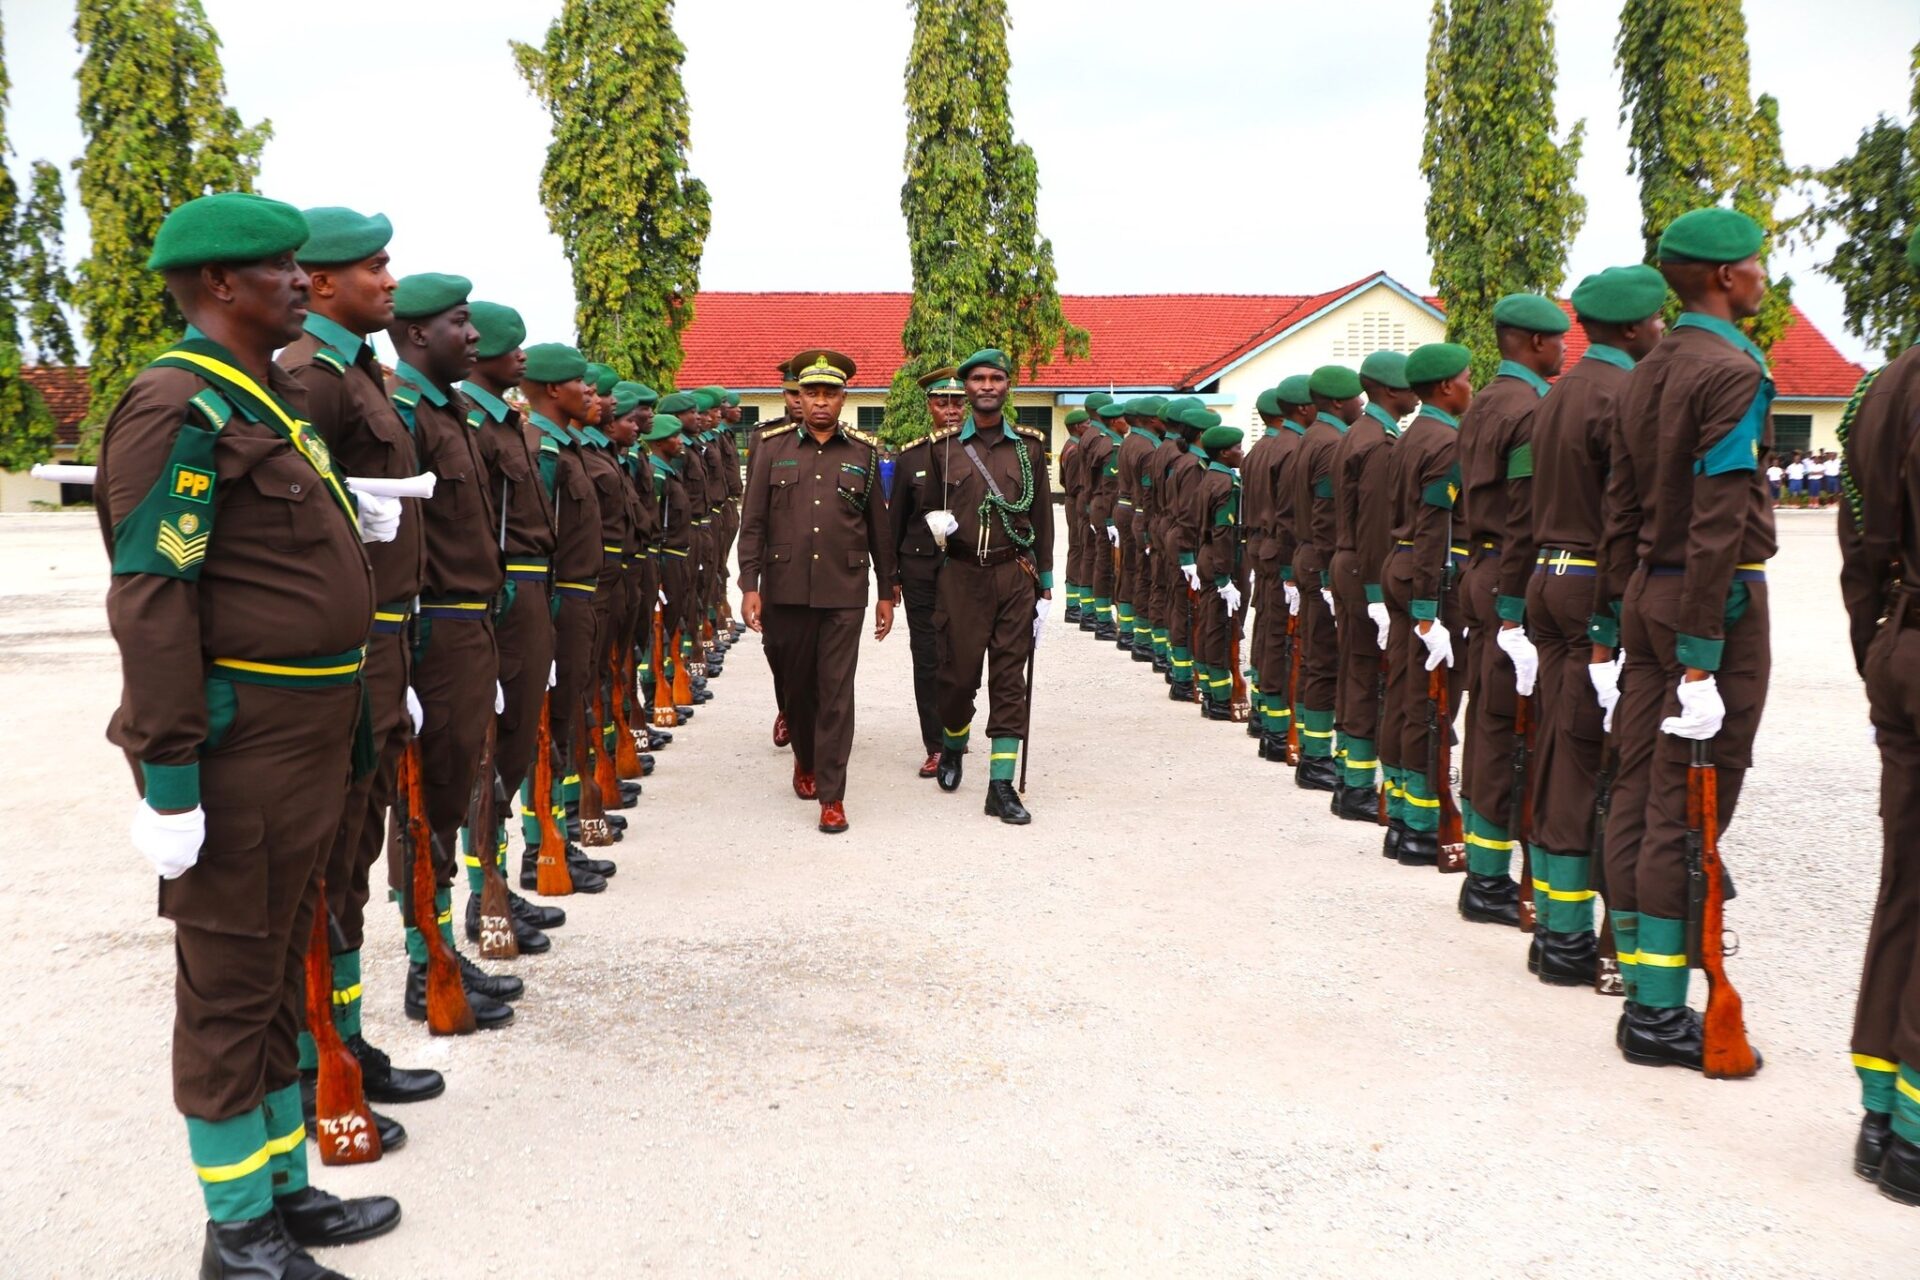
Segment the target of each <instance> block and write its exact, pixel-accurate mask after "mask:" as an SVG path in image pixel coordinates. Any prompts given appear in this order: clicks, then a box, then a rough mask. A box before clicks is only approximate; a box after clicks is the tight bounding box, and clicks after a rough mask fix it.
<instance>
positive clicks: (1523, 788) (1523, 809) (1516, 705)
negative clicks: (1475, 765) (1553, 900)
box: [1507, 693, 1539, 933]
mask: <svg viewBox="0 0 1920 1280" xmlns="http://www.w3.org/2000/svg"><path fill="white" fill-rule="evenodd" d="M1532 756H1533V699H1532V698H1531V697H1529V696H1528V695H1526V694H1524V693H1516V694H1515V695H1514V698H1513V795H1512V798H1511V802H1510V804H1509V808H1508V813H1507V818H1508V821H1509V823H1510V824H1511V826H1510V831H1511V834H1512V836H1513V841H1514V843H1515V844H1517V845H1519V846H1520V903H1519V906H1520V932H1522V933H1532V932H1533V930H1534V926H1535V924H1537V923H1538V917H1539V908H1538V907H1536V906H1535V905H1534V901H1533V848H1532V846H1531V845H1530V844H1528V842H1527V837H1528V836H1529V835H1531V834H1532V832H1533V788H1532V786H1531V785H1530V779H1529V776H1528V775H1529V774H1530V772H1531V770H1530V769H1529V767H1528V766H1529V763H1530V761H1531V758H1532Z"/></svg>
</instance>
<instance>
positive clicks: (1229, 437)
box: [1200, 414, 1247, 453]
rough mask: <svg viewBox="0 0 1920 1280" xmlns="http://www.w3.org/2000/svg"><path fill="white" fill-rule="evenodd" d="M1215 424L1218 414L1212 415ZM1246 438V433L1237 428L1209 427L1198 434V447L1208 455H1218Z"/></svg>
mask: <svg viewBox="0 0 1920 1280" xmlns="http://www.w3.org/2000/svg"><path fill="white" fill-rule="evenodd" d="M1214 417H1215V419H1216V422H1217V420H1218V418H1219V415H1218V414H1215V415H1214ZM1246 438H1247V433H1246V432H1244V431H1242V430H1241V429H1240V428H1238V427H1222V426H1218V425H1215V426H1211V427H1208V428H1207V429H1206V430H1205V431H1202V432H1201V433H1200V447H1201V448H1202V449H1205V450H1206V451H1207V452H1208V453H1218V452H1220V451H1221V450H1222V449H1231V448H1233V446H1235V445H1237V444H1239V443H1240V442H1241V441H1242V440H1244V439H1246Z"/></svg>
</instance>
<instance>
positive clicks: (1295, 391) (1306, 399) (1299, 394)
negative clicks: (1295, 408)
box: [1273, 373, 1313, 405]
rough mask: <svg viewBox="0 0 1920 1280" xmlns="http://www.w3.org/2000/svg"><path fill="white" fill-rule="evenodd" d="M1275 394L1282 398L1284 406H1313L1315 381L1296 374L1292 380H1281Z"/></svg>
mask: <svg viewBox="0 0 1920 1280" xmlns="http://www.w3.org/2000/svg"><path fill="white" fill-rule="evenodd" d="M1273 394H1274V395H1276V396H1278V397H1279V398H1280V403H1281V404H1283V405H1286V404H1312V403H1313V380H1312V379H1311V378H1309V377H1307V375H1306V374H1304V373H1296V374H1294V375H1293V376H1292V377H1291V378H1282V379H1280V385H1279V386H1277V387H1275V388H1274V389H1273Z"/></svg>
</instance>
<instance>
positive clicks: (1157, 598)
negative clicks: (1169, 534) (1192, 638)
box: [1146, 538, 1188, 646]
mask: <svg viewBox="0 0 1920 1280" xmlns="http://www.w3.org/2000/svg"><path fill="white" fill-rule="evenodd" d="M1147 545H1148V546H1149V547H1150V548H1151V554H1149V555H1148V556H1147V562H1146V573H1147V621H1148V622H1149V623H1150V624H1151V625H1152V627H1153V629H1154V630H1155V631H1164V632H1166V633H1167V644H1168V645H1169V646H1171V645H1175V644H1179V645H1185V644H1186V643H1187V640H1188V629H1187V627H1186V625H1185V624H1184V623H1182V624H1181V625H1180V626H1179V627H1178V628H1177V630H1178V631H1179V632H1180V638H1179V639H1178V640H1175V639H1174V638H1173V636H1174V632H1175V630H1176V627H1175V625H1174V621H1173V614H1174V607H1173V602H1174V599H1175V597H1176V596H1177V597H1178V598H1179V600H1180V602H1181V605H1182V606H1183V609H1182V611H1183V612H1184V606H1185V603H1186V598H1187V580H1186V578H1185V577H1183V576H1182V575H1181V573H1180V566H1179V564H1178V563H1177V562H1176V561H1175V559H1174V557H1173V556H1172V555H1170V554H1168V552H1167V543H1166V539H1164V538H1150V539H1148V544H1147Z"/></svg>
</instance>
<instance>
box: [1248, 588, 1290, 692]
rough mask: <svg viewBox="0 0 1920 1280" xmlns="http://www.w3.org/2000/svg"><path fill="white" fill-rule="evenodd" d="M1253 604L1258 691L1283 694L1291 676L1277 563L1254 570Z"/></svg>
mask: <svg viewBox="0 0 1920 1280" xmlns="http://www.w3.org/2000/svg"><path fill="white" fill-rule="evenodd" d="M1254 590H1255V592H1256V593H1257V594H1256V596H1255V599H1254V604H1255V605H1256V606H1257V607H1258V608H1259V610H1260V612H1259V613H1258V614H1257V615H1256V616H1255V618H1254V622H1253V669H1254V670H1255V671H1256V672H1258V673H1259V676H1260V692H1261V693H1264V694H1271V695H1275V696H1278V697H1282V698H1284V697H1286V696H1287V681H1288V680H1289V679H1290V678H1291V674H1292V673H1291V672H1290V671H1289V670H1288V668H1289V666H1290V665H1291V664H1290V663H1289V662H1288V661H1287V593H1286V589H1285V588H1284V587H1282V586H1281V585H1280V563H1279V561H1277V560H1276V561H1275V562H1274V563H1273V564H1272V565H1271V566H1270V567H1269V566H1265V565H1263V566H1260V567H1258V568H1256V569H1255V570H1254Z"/></svg>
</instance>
